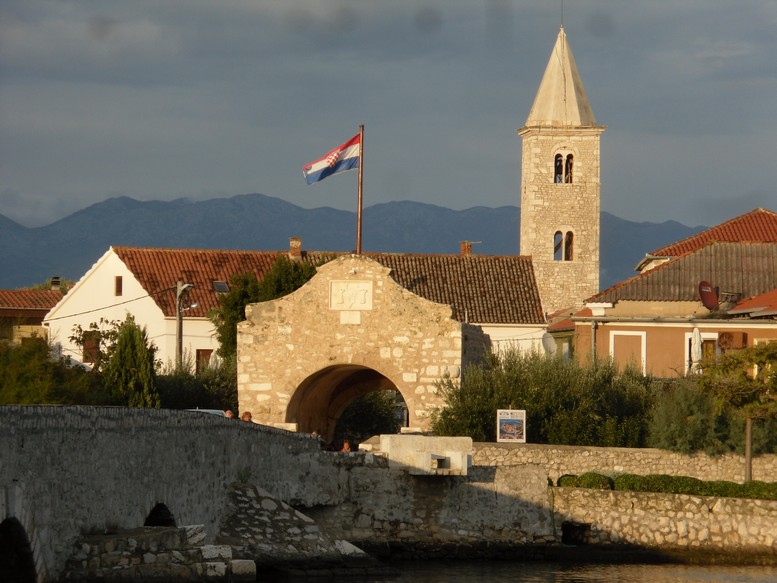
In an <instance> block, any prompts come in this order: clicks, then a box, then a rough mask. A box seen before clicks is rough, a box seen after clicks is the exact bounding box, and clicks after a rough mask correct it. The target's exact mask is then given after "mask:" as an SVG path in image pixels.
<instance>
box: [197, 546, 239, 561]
mask: <svg viewBox="0 0 777 583" xmlns="http://www.w3.org/2000/svg"><path fill="white" fill-rule="evenodd" d="M200 552H201V553H202V558H203V560H204V561H212V560H214V559H231V558H232V547H230V546H229V545H205V546H202V547H200Z"/></svg>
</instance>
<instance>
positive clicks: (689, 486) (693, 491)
mask: <svg viewBox="0 0 777 583" xmlns="http://www.w3.org/2000/svg"><path fill="white" fill-rule="evenodd" d="M614 483H615V490H619V491H624V492H659V493H663V494H689V495H693V496H718V497H724V498H758V499H762V500H777V483H767V482H758V481H751V482H746V483H744V484H738V483H736V482H728V481H725V480H709V481H703V480H699V479H696V478H691V477H689V476H666V475H660V474H649V475H645V476H641V475H637V474H622V475H620V476H618V477H616V478H615V480H614ZM559 485H561V484H559Z"/></svg>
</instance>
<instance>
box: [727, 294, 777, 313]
mask: <svg viewBox="0 0 777 583" xmlns="http://www.w3.org/2000/svg"><path fill="white" fill-rule="evenodd" d="M728 313H729V314H731V315H739V314H741V315H747V316H750V317H751V318H763V317H774V318H777V288H775V289H773V290H770V291H768V292H766V293H763V294H760V295H757V296H753V297H750V298H747V299H744V300H742V301H741V302H737V304H736V305H735V306H734V307H733V308H732V309H730V310H729V311H728Z"/></svg>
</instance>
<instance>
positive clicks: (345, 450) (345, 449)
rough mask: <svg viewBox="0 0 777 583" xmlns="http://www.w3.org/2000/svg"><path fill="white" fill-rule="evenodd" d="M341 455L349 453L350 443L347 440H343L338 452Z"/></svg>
mask: <svg viewBox="0 0 777 583" xmlns="http://www.w3.org/2000/svg"><path fill="white" fill-rule="evenodd" d="M340 452H341V453H351V442H350V440H348V439H343V449H341V450H340Z"/></svg>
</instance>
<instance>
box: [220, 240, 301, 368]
mask: <svg viewBox="0 0 777 583" xmlns="http://www.w3.org/2000/svg"><path fill="white" fill-rule="evenodd" d="M315 274H316V265H314V264H313V263H310V262H307V261H291V260H290V259H289V258H288V257H286V256H285V255H281V256H280V257H278V259H276V261H275V263H273V265H272V267H271V268H270V270H269V271H268V272H267V273H266V274H265V276H264V277H263V278H262V279H261V281H260V280H259V279H257V277H256V274H255V273H243V274H238V275H235V276H233V277H232V278H230V280H229V288H230V291H229V292H227V293H225V294H224V295H222V296H221V297H220V298H219V307H218V308H216V310H214V311H213V313H211V314H210V318H211V320H212V321H213V323H214V325H215V326H216V337H217V338H218V341H219V350H218V354H219V356H221V357H222V358H224V359H229V358H234V357H235V354H236V353H237V325H238V323H239V322H242V321H243V320H245V310H246V306H247V305H248V304H252V303H256V302H266V301H269V300H274V299H277V298H280V297H283V296H285V295H287V294H290V293H291V292H293V291H294V290H296V289H298V288H300V287H302V286H303V285H304V284H305V283H306V282H307V281H308V280H310V278H311V277H313V276H314V275H315Z"/></svg>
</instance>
